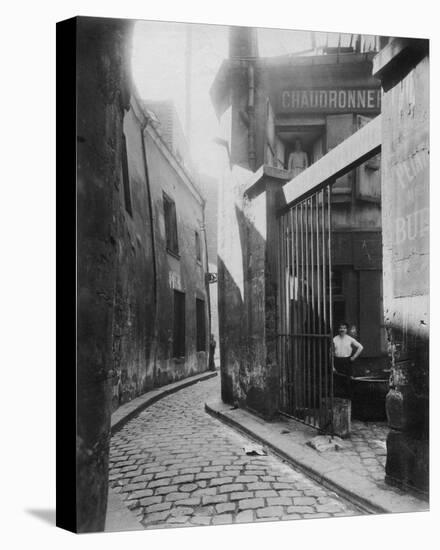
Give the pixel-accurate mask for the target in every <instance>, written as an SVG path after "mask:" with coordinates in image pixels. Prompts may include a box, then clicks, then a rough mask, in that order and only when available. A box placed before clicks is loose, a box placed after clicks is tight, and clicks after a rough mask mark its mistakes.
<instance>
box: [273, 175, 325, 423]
mask: <svg viewBox="0 0 440 550" xmlns="http://www.w3.org/2000/svg"><path fill="white" fill-rule="evenodd" d="M279 224H280V226H279V230H280V250H279V263H280V270H279V274H280V275H279V276H280V280H279V291H278V306H279V313H280V314H279V317H278V354H279V356H278V358H279V364H280V367H281V368H280V374H281V376H280V381H281V385H280V394H281V395H280V412H282V413H284V414H287V415H289V416H292V417H294V418H295V419H297V420H300V421H302V422H304V423H306V424H308V425H310V426H313V427H316V428H318V429H320V430H323V431H325V432H330V433H333V376H332V371H333V368H332V361H333V359H332V353H331V343H332V340H331V339H332V284H331V282H332V281H331V269H332V266H331V185H327V186H326V187H324V188H323V189H321V190H319V191H316V192H315V193H313V194H312V195H310V196H308V197H306V198H302V199H300V200H298V201H295V202H293V203H292V204H291V205H290V206H289V208H288V210H287V211H283V212H282V214H281V215H280V216H279Z"/></svg>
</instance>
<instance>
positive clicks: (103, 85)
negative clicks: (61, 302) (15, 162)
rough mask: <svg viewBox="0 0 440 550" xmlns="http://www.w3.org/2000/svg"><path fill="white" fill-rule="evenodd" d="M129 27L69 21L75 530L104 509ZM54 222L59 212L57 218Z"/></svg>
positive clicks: (98, 527)
mask: <svg viewBox="0 0 440 550" xmlns="http://www.w3.org/2000/svg"><path fill="white" fill-rule="evenodd" d="M129 32H130V25H129V24H127V23H126V22H124V21H122V20H113V19H98V18H83V17H80V18H77V67H76V69H77V136H76V137H77V478H76V480H77V481H76V483H77V485H76V486H77V529H78V531H79V532H91V531H102V530H103V529H104V522H105V512H106V506H107V479H108V446H109V438H110V413H111V384H112V379H113V375H114V370H113V369H114V356H113V349H112V333H113V312H114V290H115V285H116V274H117V267H116V266H117V255H118V246H117V236H118V227H117V216H118V211H119V206H120V204H119V203H120V196H119V193H118V188H119V186H120V185H121V178H120V173H121V146H122V130H123V127H122V124H123V114H124V108H128V100H129V95H130V94H129V85H130V80H129V78H128V73H127V67H129V63H128V44H129ZM59 215H62V213H59Z"/></svg>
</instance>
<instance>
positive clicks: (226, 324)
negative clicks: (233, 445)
mask: <svg viewBox="0 0 440 550" xmlns="http://www.w3.org/2000/svg"><path fill="white" fill-rule="evenodd" d="M230 36H231V40H230V59H229V60H227V61H225V62H224V64H223V66H222V67H221V69H220V71H219V73H218V75H217V78H216V81H215V83H214V85H213V88H212V91H211V93H212V97H213V101H214V104H215V106H216V108H217V111H218V114H219V115H220V116H222V122H223V124H224V127H225V135H224V140H225V144H226V148H225V150H228V151H229V158H228V159H227V162H226V163H225V175H224V178H225V179H224V182H223V184H222V193H223V196H222V201H223V202H222V205H221V213H220V216H221V219H220V220H219V224H220V228H221V231H220V242H219V259H220V261H221V265H220V267H219V296H220V299H219V301H220V304H219V315H220V321H219V322H220V332H221V345H222V346H224V349H223V348H222V351H223V354H222V355H223V359H222V366H223V370H222V376H223V381H224V386H223V387H224V390H223V391H224V392H225V393H224V395H225V398H226V399H227V400H229V401H240V402H242V403H243V404H245V405H246V406H248V407H250V408H252V409H254V410H256V411H258V412H260V413H261V414H264V415H268V416H271V415H273V414H275V413H276V412H277V411H278V410H279V406H280V403H279V393H280V388H279V386H280V383H279V373H278V370H277V369H278V368H280V365H279V362H278V361H277V360H275V357H276V356H277V354H278V355H279V352H277V351H276V348H277V346H278V345H279V342H277V339H279V336H280V326H279V321H280V320H279V315H281V310H280V308H279V307H277V304H278V306H279V299H280V297H279V296H278V295H277V290H276V289H277V285H278V282H279V281H278V277H279V266H278V263H279V257H277V253H278V246H279V239H278V238H277V237H275V233H276V234H277V235H278V233H277V232H278V229H276V224H277V221H276V218H277V216H276V204H271V205H270V204H268V202H267V201H269V198H268V193H266V194H264V193H263V195H264V196H263V195H261V193H262V192H263V191H264V188H265V185H266V183H267V182H268V181H269V180H270V181H271V182H272V184H273V185H274V189H276V188H281V187H282V186H283V184H285V183H287V182H288V181H289V180H291V179H292V176H293V175H294V170H295V168H292V167H291V166H289V162H290V161H289V159H290V158H291V156H292V153H293V152H294V149H295V147H296V145H297V144H298V143H299V144H300V147H301V151H302V155H304V158H305V159H306V165H305V166H310V165H313V164H314V163H316V162H317V161H318V160H319V159H321V158H322V157H323V156H325V155H326V154H327V153H328V152H330V151H331V150H332V149H334V148H335V147H337V146H338V145H339V144H340V143H342V142H343V141H344V140H345V139H347V138H348V137H349V136H350V135H352V134H354V133H355V132H356V131H357V130H358V129H359V128H361V127H363V126H364V125H366V124H367V123H368V122H369V121H370V120H372V119H374V117H376V116H377V115H378V114H379V113H380V101H381V92H380V81H379V80H378V79H376V78H374V77H373V76H372V60H373V57H374V52H362V51H355V50H354V49H353V48H352V49H351V50H350V49H349V48H348V49H347V48H346V49H345V51H344V53H340V52H333V51H331V52H329V53H326V54H324V55H308V56H293V55H291V56H289V55H286V56H281V57H275V58H261V57H259V56H258V53H257V45H256V34H255V31H253V30H252V29H232V30H231V35H230ZM347 50H349V51H347ZM380 182H381V176H380V155H378V156H376V157H375V158H374V159H371V160H369V161H368V162H367V163H363V164H362V165H360V166H359V167H357V168H356V169H353V170H352V171H350V172H349V173H347V174H346V175H344V176H342V177H340V178H338V180H337V181H336V182H335V183H334V185H333V186H332V192H331V211H332V213H331V225H332V231H331V238H332V244H331V260H332V262H331V280H332V289H331V292H332V303H331V318H333V319H334V320H335V322H339V321H341V320H348V321H349V323H350V325H351V326H352V327H353V330H354V331H356V333H357V337H358V338H360V339H361V340H362V342H363V345H364V353H363V356H362V359H361V360H360V361H359V362H358V364H357V365H356V374H358V375H359V376H360V375H365V374H370V373H376V372H382V371H383V369H384V368H385V367H386V350H387V348H386V342H385V333H384V330H383V320H382V253H381V247H382V245H381V188H380ZM274 200H275V201H276V200H277V199H276V198H274ZM272 226H273V230H274V234H273V237H274V241H273V242H271V243H269V242H268V240H269V238H270V237H269V234H270V231H271V227H272ZM284 230H285V231H287V232H288V231H289V228H288V227H286V228H284ZM321 244H322V243H321ZM320 246H321V245H320ZM271 262H273V264H271ZM313 269H314V271H316V269H317V266H314V268H313ZM323 284H324V286H326V285H327V286H328V284H329V280H327V281H324V282H323ZM328 293H330V289H328ZM283 299H287V298H286V297H284V298H283ZM329 307H330V306H329ZM289 315H290V314H289ZM277 316H278V317H277ZM231 319H232V322H231ZM277 323H278V324H277ZM222 327H223V329H222ZM271 331H273V333H272V336H269V334H271ZM281 332H282V331H281ZM299 332H304V331H299ZM305 332H309V333H313V330H312V327H311V326H310V327H308V330H306V331H305ZM315 332H316V331H315ZM271 338H273V339H274V340H273V349H272V351H270V346H269V344H268V343H269V341H271ZM283 345H284V344H283ZM275 364H276V365H277V366H276V367H275V366H274V365H275ZM256 365H257V366H256ZM316 383H317V382H316ZM269 388H271V389H270V390H269Z"/></svg>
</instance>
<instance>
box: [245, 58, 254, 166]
mask: <svg viewBox="0 0 440 550" xmlns="http://www.w3.org/2000/svg"><path fill="white" fill-rule="evenodd" d="M247 114H248V120H249V127H248V157H249V166H250V168H251V170H253V171H255V161H256V154H255V66H254V61H249V62H248V106H247Z"/></svg>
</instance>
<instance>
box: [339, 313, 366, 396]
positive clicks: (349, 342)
mask: <svg viewBox="0 0 440 550" xmlns="http://www.w3.org/2000/svg"><path fill="white" fill-rule="evenodd" d="M338 332H339V334H338V335H336V336H335V337H334V338H333V356H334V370H335V372H336V373H337V374H340V375H343V376H345V377H346V379H345V382H346V383H345V384H343V385H344V386H345V388H344V389H343V390H342V393H344V394H345V395H344V397H350V376H351V372H352V363H353V361H355V360H356V359H357V358H358V357H359V355H360V354H361V353H362V350H363V349H364V347H363V346H362V344H360V343H359V342H358V341H357V340H355V339H354V338H353V337H352V336H349V335H348V324H347V323H345V322H343V323H340V324H339V329H338Z"/></svg>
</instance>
